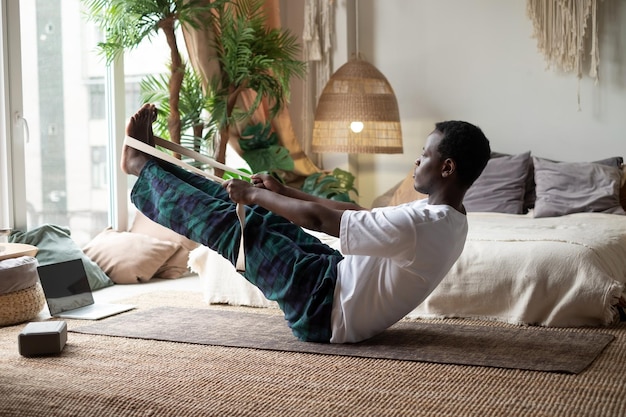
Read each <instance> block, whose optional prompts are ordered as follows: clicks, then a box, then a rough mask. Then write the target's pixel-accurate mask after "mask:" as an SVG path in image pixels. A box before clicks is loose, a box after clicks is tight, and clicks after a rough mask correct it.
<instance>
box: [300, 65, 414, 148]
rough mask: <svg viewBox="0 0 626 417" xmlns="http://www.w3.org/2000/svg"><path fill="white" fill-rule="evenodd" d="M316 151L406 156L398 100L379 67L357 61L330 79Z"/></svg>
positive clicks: (319, 114)
mask: <svg viewBox="0 0 626 417" xmlns="http://www.w3.org/2000/svg"><path fill="white" fill-rule="evenodd" d="M312 150H313V152H318V153H328V152H342V153H402V151H403V149H402V129H401V128H400V112H399V110H398V101H397V100H396V96H395V94H394V92H393V88H391V84H389V81H387V79H386V78H385V76H384V75H383V74H382V73H381V72H380V71H379V70H378V69H377V68H376V67H375V66H373V65H372V64H370V63H368V62H367V61H364V60H361V59H358V58H355V59H351V60H350V61H348V62H347V63H345V64H344V65H343V66H341V67H340V68H339V69H338V70H337V71H336V72H335V73H334V74H333V75H332V76H331V77H330V79H329V80H328V83H326V86H325V87H324V90H323V91H322V94H321V95H320V98H319V101H318V104H317V109H316V111H315V121H314V123H313V138H312Z"/></svg>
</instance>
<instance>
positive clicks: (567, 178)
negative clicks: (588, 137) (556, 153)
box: [533, 157, 626, 217]
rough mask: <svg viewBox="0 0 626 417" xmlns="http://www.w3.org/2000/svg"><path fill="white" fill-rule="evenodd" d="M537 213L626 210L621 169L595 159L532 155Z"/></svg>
mask: <svg viewBox="0 0 626 417" xmlns="http://www.w3.org/2000/svg"><path fill="white" fill-rule="evenodd" d="M533 164H534V167H535V183H536V188H535V191H536V194H537V199H536V201H535V210H534V216H535V217H556V216H563V215H566V214H571V213H584V212H602V213H613V214H626V213H625V212H624V209H623V208H622V207H621V205H620V199H619V191H620V185H621V178H622V170H621V169H620V168H618V167H615V166H610V165H604V164H602V163H593V162H554V161H550V160H547V159H543V158H537V157H533Z"/></svg>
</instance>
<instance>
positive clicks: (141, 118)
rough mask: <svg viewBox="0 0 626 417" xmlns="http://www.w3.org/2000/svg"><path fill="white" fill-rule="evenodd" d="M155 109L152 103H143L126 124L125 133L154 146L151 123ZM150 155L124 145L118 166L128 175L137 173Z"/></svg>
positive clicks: (153, 119)
mask: <svg viewBox="0 0 626 417" xmlns="http://www.w3.org/2000/svg"><path fill="white" fill-rule="evenodd" d="M156 117H157V110H156V107H155V106H154V104H144V105H143V106H142V107H141V108H140V109H139V110H138V111H137V113H135V115H134V116H132V117H131V118H130V120H129V121H128V124H127V125H126V134H127V135H128V136H130V137H131V138H134V139H137V140H140V141H142V142H144V143H147V144H148V145H150V146H154V135H153V133H152V123H153V122H154V121H155V120H156ZM149 160H150V157H149V156H148V155H146V154H145V153H143V152H141V151H139V150H137V149H135V148H131V147H130V146H126V145H124V147H123V148H122V159H121V161H120V166H121V168H122V171H124V172H125V173H126V174H129V175H139V173H140V172H141V170H142V169H143V167H144V165H145V164H146V162H148V161H149Z"/></svg>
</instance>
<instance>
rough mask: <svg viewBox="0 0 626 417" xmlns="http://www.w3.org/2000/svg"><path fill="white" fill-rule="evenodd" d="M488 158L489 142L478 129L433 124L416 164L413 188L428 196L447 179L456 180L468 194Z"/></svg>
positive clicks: (453, 123) (456, 123)
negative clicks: (433, 126) (432, 129)
mask: <svg viewBox="0 0 626 417" xmlns="http://www.w3.org/2000/svg"><path fill="white" fill-rule="evenodd" d="M490 156H491V148H490V147H489V140H488V139H487V138H486V137H485V135H484V134H483V132H482V130H480V128H478V127H476V126H474V125H472V124H471V123H467V122H462V121H456V120H452V121H446V122H439V123H437V124H435V130H434V131H433V132H432V133H431V134H430V135H429V136H428V139H427V141H426V146H425V147H424V153H423V154H422V156H421V157H420V158H419V159H418V160H417V161H416V165H417V166H418V168H417V169H416V174H415V187H416V189H417V190H418V191H419V192H422V193H425V194H430V193H432V192H433V191H434V187H439V186H438V185H436V184H438V183H440V182H441V181H442V180H443V181H445V180H446V178H449V177H452V176H453V178H455V179H456V182H457V183H458V186H459V188H462V189H463V190H467V189H468V188H469V187H470V186H471V185H472V184H473V183H474V181H475V180H476V178H478V177H479V176H480V174H481V173H482V171H483V169H484V168H485V166H486V165H487V161H488V160H489V158H490Z"/></svg>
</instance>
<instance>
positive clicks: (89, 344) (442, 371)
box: [0, 292, 626, 417]
mask: <svg viewBox="0 0 626 417" xmlns="http://www.w3.org/2000/svg"><path fill="white" fill-rule="evenodd" d="M124 302H132V303H135V304H137V306H138V309H137V311H136V312H138V313H139V312H142V311H147V310H148V309H151V308H154V307H160V306H172V307H184V308H205V309H207V310H219V311H235V310H236V311H244V312H251V311H253V312H254V314H258V315H259V316H260V317H261V316H278V315H279V314H280V313H279V312H278V311H277V310H272V309H254V310H252V309H243V308H233V307H213V306H206V305H205V304H204V302H203V300H202V294H200V293H189V292H176V293H174V292H169V293H151V294H144V295H141V296H138V297H135V298H133V299H129V300H124ZM67 323H68V328H69V330H70V333H68V342H67V345H66V346H65V349H64V350H63V352H62V353H61V354H60V355H57V356H52V357H42V358H24V357H22V356H20V355H19V353H18V349H17V335H18V334H19V332H20V330H21V329H22V328H23V327H24V325H17V326H10V327H4V328H0V416H3V417H4V416H44V415H45V416H131V417H135V416H141V417H145V416H183V417H186V416H277V417H278V416H280V417H283V416H316V417H317V416H481V417H490V416H624V415H626V401H625V400H624V399H625V398H626V384H624V375H625V374H626V325H624V324H620V325H618V326H615V327H610V328H602V329H573V330H571V329H568V331H573V332H574V333H577V334H580V335H586V334H595V333H602V334H606V333H608V334H611V335H613V336H615V340H614V341H613V342H611V343H610V344H609V345H608V346H607V347H606V348H605V349H604V351H603V352H602V353H601V354H600V355H599V356H598V358H597V359H596V360H595V361H593V362H592V363H591V365H589V366H588V367H587V368H586V369H585V370H584V371H582V372H581V373H579V374H566V373H557V372H537V371H525V370H519V369H504V368H493V367H483V366H466V365H449V364H436V363H428V362H418V361H405V360H390V359H373V358H362V357H355V356H341V355H321V354H310V353H302V352H290V351H282V352H281V351H274V350H264V349H250V348H235V347H223V346H213V345H200V344H189V343H176V342H165V341H154V340H147V339H137V338H126V337H111V336H101V335H91V334H82V333H75V332H73V330H74V329H77V328H79V327H82V326H85V325H86V323H85V322H79V321H70V320H67ZM433 323H444V324H459V325H464V326H465V325H469V326H478V327H480V328H484V327H496V328H502V329H507V328H514V326H508V325H504V324H499V323H488V322H479V321H462V320H445V321H443V322H433ZM551 331H552V330H551ZM554 331H555V332H559V330H554Z"/></svg>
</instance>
